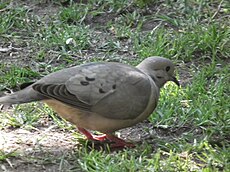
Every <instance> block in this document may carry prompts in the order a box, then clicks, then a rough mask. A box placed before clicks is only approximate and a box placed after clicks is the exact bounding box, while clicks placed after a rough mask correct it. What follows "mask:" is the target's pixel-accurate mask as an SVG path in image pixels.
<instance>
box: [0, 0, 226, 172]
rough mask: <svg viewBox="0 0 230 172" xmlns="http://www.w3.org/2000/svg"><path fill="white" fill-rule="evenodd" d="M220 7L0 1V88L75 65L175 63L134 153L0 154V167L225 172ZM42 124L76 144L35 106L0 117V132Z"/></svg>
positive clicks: (81, 148)
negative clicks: (159, 59) (19, 163)
mask: <svg viewBox="0 0 230 172" xmlns="http://www.w3.org/2000/svg"><path fill="white" fill-rule="evenodd" d="M229 7H230V4H229V2H228V1H225V0H222V1H220V0H213V1H210V2H209V1H199V0H191V1H185V0H178V1H176V2H172V1H152V0H148V1H146V0H140V1H139V0H135V1H128V0H126V1H120V0H119V1H113V0H106V1H102V0H90V1H88V3H84V2H83V1H82V2H81V3H74V1H61V0H56V1H50V2H48V3H47V4H46V3H44V1H42V0H40V1H31V2H30V3H29V4H27V5H26V6H25V5H23V2H21V1H12V3H10V2H9V1H4V2H3V1H1V2H0V10H1V13H0V38H1V39H0V48H8V49H7V50H6V52H0V56H1V58H0V62H1V65H0V74H1V78H0V89H1V90H11V89H13V90H18V89H19V88H18V85H20V84H22V83H24V82H31V81H33V80H34V79H38V78H40V77H42V76H44V75H46V74H48V73H51V72H53V71H56V70H59V69H61V68H64V67H69V66H73V65H77V64H81V63H86V62H90V61H101V60H103V61H120V62H124V63H129V64H133V65H136V64H138V63H139V62H140V61H141V60H142V59H144V58H146V57H148V56H153V55H159V56H164V57H167V58H170V59H171V60H173V61H174V62H175V63H177V73H178V77H179V78H180V80H181V81H182V87H181V88H177V87H176V86H175V85H174V84H172V83H169V84H167V85H166V86H165V88H164V89H162V90H161V97H160V100H159V104H158V107H157V109H156V110H155V112H154V113H153V114H152V115H151V116H150V118H149V121H150V122H151V123H152V126H153V128H145V130H146V132H147V133H148V135H149V136H150V139H146V140H143V142H142V143H141V144H138V145H137V147H136V148H135V149H125V150H122V151H109V150H96V149H92V148H90V149H89V148H88V144H86V143H85V142H83V143H82V144H81V145H78V146H77V147H76V148H74V149H72V150H69V151H67V152H62V153H61V155H59V156H54V154H53V153H52V151H51V152H46V153H44V154H41V155H36V154H35V155H33V154H29V155H26V156H25V155H24V154H21V153H20V152H17V153H15V152H14V151H10V150H4V149H3V148H1V150H0V161H1V162H2V163H6V164H7V163H8V164H9V162H10V161H12V162H13V161H14V160H15V159H16V160H17V159H20V158H22V157H23V158H22V159H23V162H24V163H26V164H30V166H31V167H34V168H35V167H37V168H38V167H41V166H46V168H49V167H50V168H51V165H52V168H53V166H54V168H55V171H56V170H59V171H202V172H211V171H226V172H227V171H229V169H230V154H229V152H230V137H229V132H230V112H229V109H230V99H229V92H230V89H229V82H230V79H229V78H230V76H229V67H230V65H229V56H230V39H229V38H230V28H229V25H230V20H229V15H230V8H229ZM42 10H44V11H45V12H44V11H42ZM49 11H51V12H49ZM0 50H1V49H0ZM48 115H49V116H48ZM47 119H48V120H51V119H52V120H53V121H54V124H55V125H56V126H57V127H58V128H60V129H61V130H63V131H65V132H69V133H73V136H74V139H73V140H72V141H73V142H75V141H76V142H77V141H79V140H81V139H82V138H81V136H79V135H78V134H77V133H74V132H75V129H74V126H72V125H71V124H69V123H68V122H66V121H64V120H62V119H60V118H59V117H57V116H56V114H55V113H54V112H53V111H52V110H51V109H49V108H48V107H47V106H42V105H41V104H40V103H30V104H26V105H17V106H15V107H14V109H10V110H7V111H4V110H3V111H2V112H1V113H0V128H1V131H5V130H9V129H10V130H12V131H14V130H16V129H18V128H20V129H25V130H28V131H30V132H33V131H34V130H36V131H37V130H39V129H40V128H41V126H42V125H43V122H44V120H47ZM118 133H119V132H118ZM154 133H155V134H154ZM23 155H24V156H23ZM1 168H3V167H1Z"/></svg>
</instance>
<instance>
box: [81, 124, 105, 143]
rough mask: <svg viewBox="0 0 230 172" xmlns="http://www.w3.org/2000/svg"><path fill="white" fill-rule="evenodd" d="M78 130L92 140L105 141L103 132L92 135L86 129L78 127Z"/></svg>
mask: <svg viewBox="0 0 230 172" xmlns="http://www.w3.org/2000/svg"><path fill="white" fill-rule="evenodd" d="M78 131H80V132H81V133H82V134H84V135H85V136H86V137H87V139H88V140H93V141H105V140H106V135H105V134H103V135H100V136H96V135H92V134H91V133H90V132H88V131H87V130H86V129H84V128H80V127H78Z"/></svg>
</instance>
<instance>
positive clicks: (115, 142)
mask: <svg viewBox="0 0 230 172" xmlns="http://www.w3.org/2000/svg"><path fill="white" fill-rule="evenodd" d="M78 130H79V131H80V132H81V133H82V134H84V135H85V136H86V137H87V139H88V140H92V141H101V142H103V141H106V140H109V141H110V142H112V143H111V146H110V147H111V148H124V147H129V148H132V147H135V145H134V144H132V143H129V142H126V141H124V140H122V139H120V138H118V137H116V136H115V135H113V134H103V135H99V136H96V135H92V134H91V133H90V132H89V131H87V130H86V129H84V128H81V127H78Z"/></svg>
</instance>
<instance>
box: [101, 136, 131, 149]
mask: <svg viewBox="0 0 230 172" xmlns="http://www.w3.org/2000/svg"><path fill="white" fill-rule="evenodd" d="M106 138H107V139H108V140H109V141H112V142H114V143H112V144H111V148H125V147H128V148H133V147H135V145H134V144H132V143H129V142H126V141H124V140H122V139H120V138H118V137H116V136H114V135H112V134H106Z"/></svg>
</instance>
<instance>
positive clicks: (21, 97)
mask: <svg viewBox="0 0 230 172" xmlns="http://www.w3.org/2000/svg"><path fill="white" fill-rule="evenodd" d="M43 99H46V97H44V96H42V95H41V94H39V93H38V92H36V91H34V90H33V89H32V87H27V88H25V89H23V90H20V91H17V92H15V93H13V94H10V95H5V96H3V97H0V104H5V105H10V104H22V103H29V102H33V101H40V100H43Z"/></svg>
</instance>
